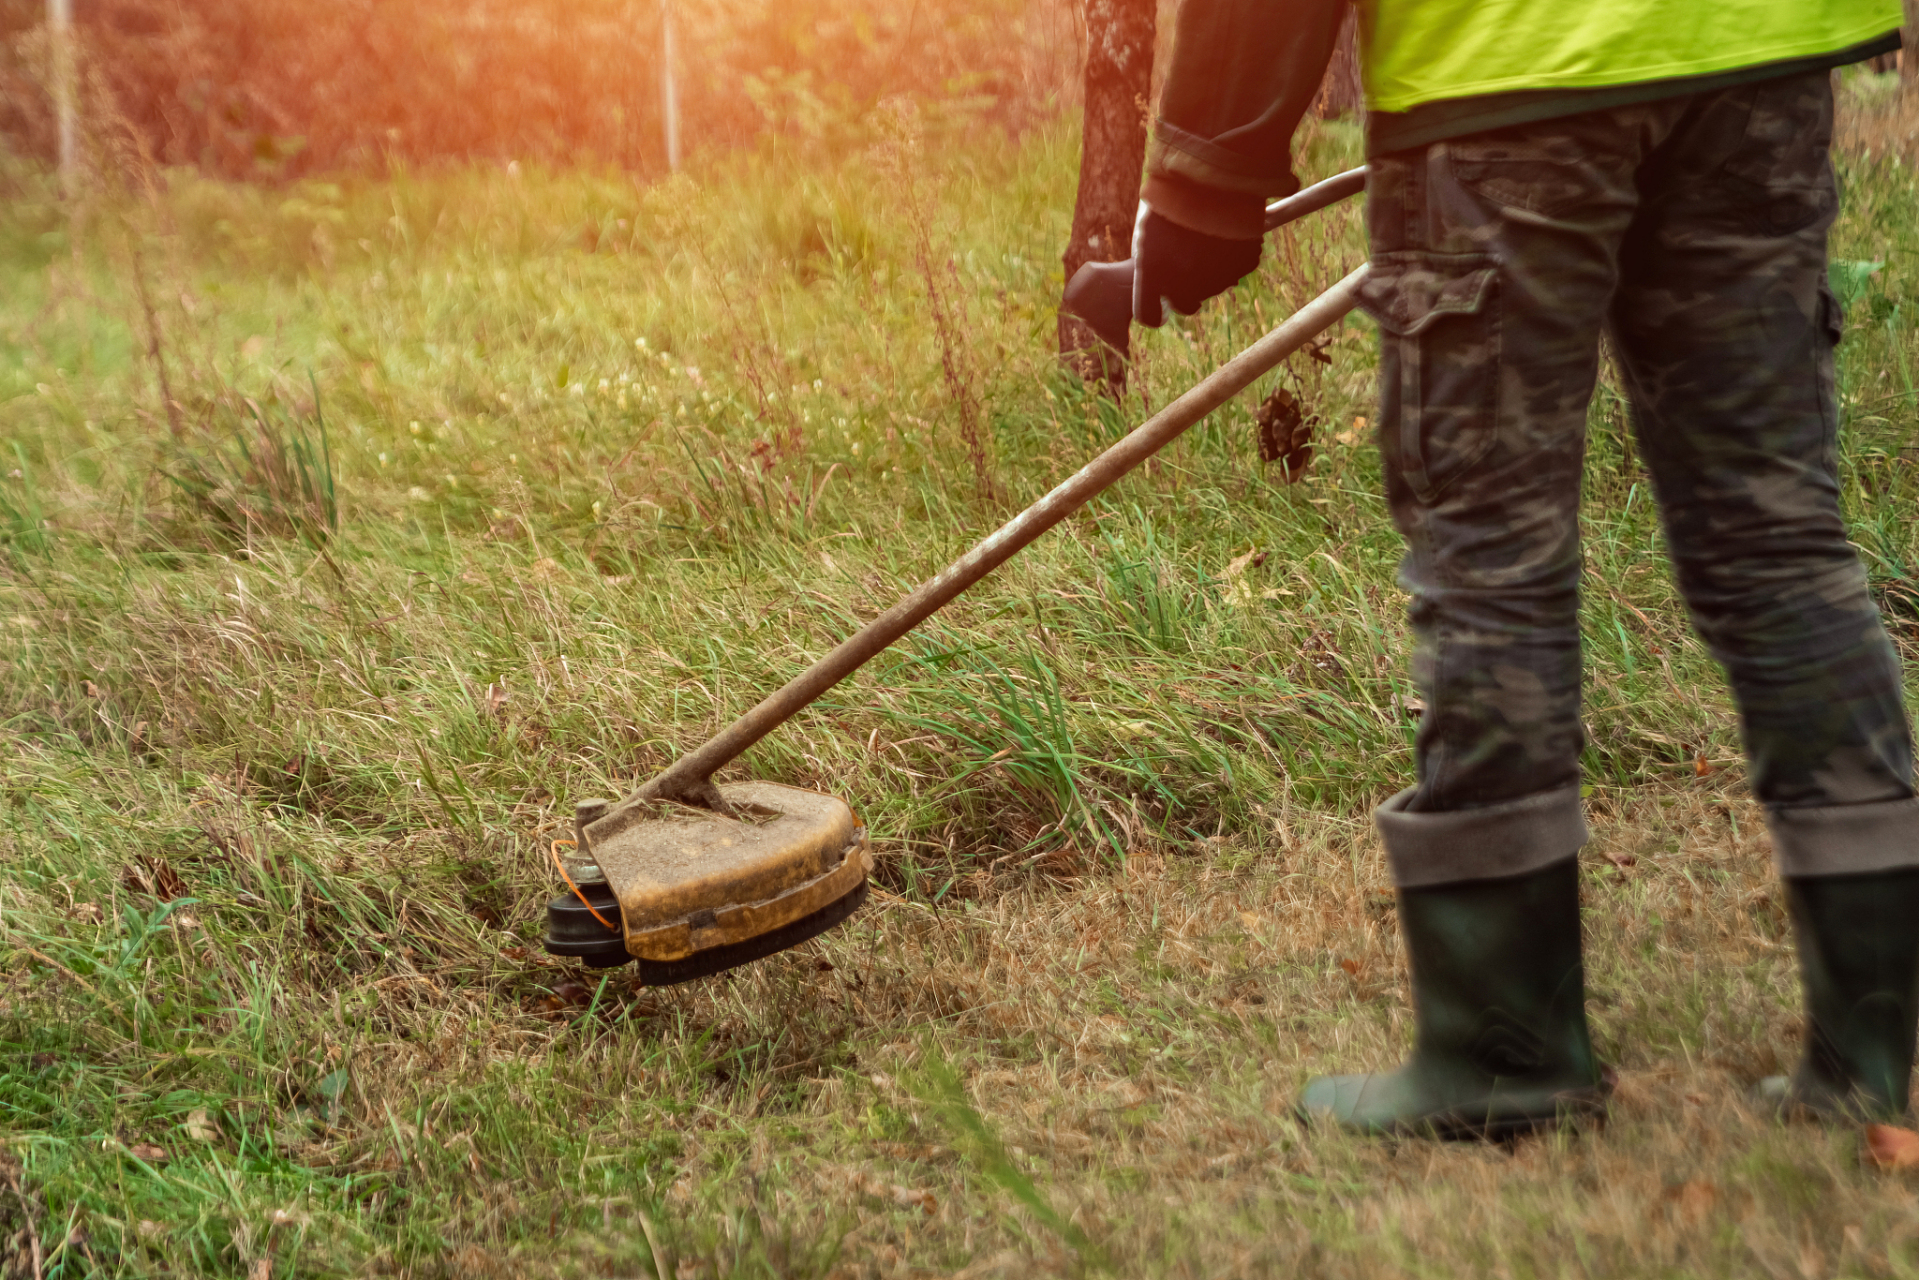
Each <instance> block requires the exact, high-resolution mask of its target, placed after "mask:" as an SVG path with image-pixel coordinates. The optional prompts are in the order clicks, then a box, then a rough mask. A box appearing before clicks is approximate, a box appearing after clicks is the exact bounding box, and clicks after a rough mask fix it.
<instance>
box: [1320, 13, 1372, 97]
mask: <svg viewBox="0 0 1919 1280" xmlns="http://www.w3.org/2000/svg"><path fill="white" fill-rule="evenodd" d="M1365 110H1366V93H1365V90H1364V89H1363V88H1362V87H1361V85H1360V80H1359V24H1358V23H1357V22H1355V21H1354V14H1353V9H1352V6H1350V5H1348V6H1347V8H1346V17H1345V20H1344V21H1342V22H1341V23H1340V24H1339V37H1338V39H1336V40H1335V41H1334V42H1333V59H1332V61H1331V62H1329V63H1327V64H1326V78H1325V80H1323V81H1321V82H1320V86H1319V102H1318V104H1317V111H1318V114H1319V117H1320V119H1322V120H1337V119H1338V118H1339V117H1341V116H1343V115H1345V114H1346V113H1347V112H1349V111H1357V112H1360V113H1361V118H1362V120H1363V119H1364V113H1365Z"/></svg>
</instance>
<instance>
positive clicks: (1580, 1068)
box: [1299, 858, 1609, 1139]
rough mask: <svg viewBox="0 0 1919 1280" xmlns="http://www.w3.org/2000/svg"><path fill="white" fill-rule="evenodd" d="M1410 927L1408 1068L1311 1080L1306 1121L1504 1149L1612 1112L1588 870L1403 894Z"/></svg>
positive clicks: (1567, 868) (1303, 1098)
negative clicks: (1599, 1050)
mask: <svg viewBox="0 0 1919 1280" xmlns="http://www.w3.org/2000/svg"><path fill="white" fill-rule="evenodd" d="M1399 927H1400V931H1401V932H1402V934H1403V935H1404V937H1405V939H1406V952H1407V955H1408V957H1409V958H1410V960H1411V962H1412V981H1413V1017H1414V1021H1415V1025H1416V1027H1417V1031H1416V1034H1415V1039H1414V1044H1413V1054H1412V1057H1411V1058H1410V1059H1409V1060H1408V1061H1407V1062H1406V1064H1405V1065H1404V1066H1402V1067H1400V1068H1399V1070H1397V1071H1392V1072H1386V1073H1380V1074H1370V1075H1356V1076H1322V1077H1320V1078H1319V1079H1317V1080H1314V1081H1312V1082H1311V1083H1310V1084H1308V1085H1307V1086H1306V1091H1305V1092H1304V1093H1303V1094H1301V1095H1300V1099H1299V1113H1300V1115H1301V1117H1302V1118H1304V1119H1306V1120H1308V1121H1314V1120H1327V1121H1331V1122H1333V1123H1336V1124H1338V1125H1340V1126H1341V1127H1342V1128H1345V1129H1349V1130H1352V1131H1354V1132H1357V1133H1362V1134H1367V1135H1370V1136H1375V1137H1386V1136H1395V1135H1408V1136H1411V1135H1421V1136H1433V1137H1440V1138H1491V1139H1499V1138H1507V1137H1512V1136H1516V1135H1518V1134H1521V1133H1525V1132H1528V1131H1531V1130H1533V1129H1536V1128H1539V1127H1541V1126H1545V1125H1552V1124H1556V1123H1558V1122H1559V1120H1560V1119H1561V1118H1562V1117H1564V1116H1569V1115H1577V1114H1582V1113H1585V1114H1591V1113H1599V1112H1603V1111H1604V1109H1605V1099H1606V1094H1607V1092H1608V1091H1609V1088H1608V1085H1607V1083H1606V1081H1605V1078H1604V1076H1603V1073H1602V1072H1601V1070H1600V1067H1599V1064H1598V1062H1597V1061H1595V1060H1594V1058H1593V1051H1592V1040H1591V1037H1590V1035H1589V1034H1588V1032H1587V1030H1586V1005H1585V972H1584V968H1583V966H1582V965H1581V963H1580V957H1579V863H1578V860H1577V859H1575V858H1568V859H1566V860H1565V861H1564V862H1556V863H1554V864H1552V865H1551V866H1548V867H1544V868H1542V869H1540V870H1538V871H1533V872H1528V873H1527V874H1525V875H1518V876H1512V877H1509V878H1504V879H1499V880H1473V881H1468V882H1465V883H1460V884H1444V885H1433V886H1427V887H1422V888H1415V889H1401V890H1400V891H1399Z"/></svg>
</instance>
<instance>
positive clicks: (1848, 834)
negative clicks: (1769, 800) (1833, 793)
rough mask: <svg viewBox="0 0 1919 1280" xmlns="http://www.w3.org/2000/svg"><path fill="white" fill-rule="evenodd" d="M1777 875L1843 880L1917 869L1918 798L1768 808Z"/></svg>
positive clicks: (1767, 819) (1918, 842) (1918, 843)
mask: <svg viewBox="0 0 1919 1280" xmlns="http://www.w3.org/2000/svg"><path fill="white" fill-rule="evenodd" d="M1766 825H1767V826H1768V827H1770V828H1771V829H1772V860H1773V865H1775V866H1776V867H1778V868H1779V874H1780V875H1782V876H1848V875H1860V874H1863V873H1865V872H1869V871H1894V870H1897V869H1899V868H1901V867H1919V796H1909V797H1907V798H1906V799H1903V800H1878V801H1874V802H1873V803H1871V804H1835V805H1822V806H1818V807H1813V808H1804V809H1769V810H1767V811H1766Z"/></svg>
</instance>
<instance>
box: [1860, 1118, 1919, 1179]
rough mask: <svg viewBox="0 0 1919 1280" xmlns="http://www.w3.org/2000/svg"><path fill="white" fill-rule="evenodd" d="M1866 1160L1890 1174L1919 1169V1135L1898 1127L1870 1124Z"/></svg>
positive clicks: (1867, 1133) (1867, 1134) (1867, 1130)
mask: <svg viewBox="0 0 1919 1280" xmlns="http://www.w3.org/2000/svg"><path fill="white" fill-rule="evenodd" d="M1866 1158H1867V1159H1869V1160H1871V1161H1872V1162H1873V1164H1875V1165H1877V1166H1878V1167H1879V1168H1881V1169H1885V1170H1887V1171H1888V1172H1897V1171H1899V1170H1902V1169H1919V1133H1914V1132H1913V1131H1912V1130H1910V1129H1901V1128H1900V1127H1898V1126H1897V1125H1891V1124H1869V1125H1867V1126H1866Z"/></svg>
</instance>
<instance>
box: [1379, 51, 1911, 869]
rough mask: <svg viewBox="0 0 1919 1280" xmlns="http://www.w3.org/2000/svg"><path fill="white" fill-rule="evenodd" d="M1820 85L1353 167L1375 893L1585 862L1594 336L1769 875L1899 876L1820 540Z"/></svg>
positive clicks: (1691, 102)
mask: <svg viewBox="0 0 1919 1280" xmlns="http://www.w3.org/2000/svg"><path fill="white" fill-rule="evenodd" d="M1831 131H1832V95H1831V90H1830V83H1829V80H1828V78H1827V76H1826V73H1824V72H1818V73H1815V74H1812V75H1804V76H1790V77H1783V78H1779V79H1773V80H1768V81H1764V82H1761V83H1757V84H1752V85H1746V86H1741V87H1737V88H1732V89H1726V90H1721V91H1717V92H1712V93H1705V94H1699V95H1694V96H1690V97H1680V98H1673V99H1668V100H1664V101H1659V102H1652V103H1646V104H1641V105H1636V106H1628V107H1620V108H1614V109H1608V110H1601V111H1595V112H1590V113H1587V114H1585V115H1580V116H1574V117H1568V118H1562V119H1556V120H1548V121H1542V122H1540V123H1537V124H1530V125H1519V126H1515V127H1510V128H1504V129H1500V130H1496V131H1491V132H1486V133H1480V134H1475V135H1471V136H1468V137H1464V138H1459V139H1454V140H1450V141H1444V142H1436V143H1433V144H1431V145H1429V146H1427V147H1424V148H1418V149H1414V150H1410V151H1403V152H1397V153H1393V154H1389V155H1384V156H1380V157H1378V158H1376V159H1375V160H1374V162H1373V169H1372V179H1371V185H1370V187H1369V191H1368V220H1369V224H1370V233H1371V240H1372V250H1373V258H1372V261H1373V274H1372V277H1371V279H1370V280H1369V282H1368V283H1367V285H1366V288H1365V301H1364V303H1363V304H1362V305H1363V306H1364V307H1365V309H1366V310H1367V311H1368V312H1369V313H1370V314H1371V315H1372V316H1373V318H1374V319H1375V320H1376V321H1377V322H1378V324H1379V327H1380V330H1381V341H1382V355H1381V361H1380V394H1381V404H1380V413H1379V444H1380V449H1381V451H1382V457H1383V461H1384V470H1385V474H1386V486H1387V495H1388V499H1389V502H1390V505H1391V507H1392V511H1393V516H1394V519H1395V521H1396V522H1397V524H1398V526H1399V529H1400V531H1401V532H1402V533H1403V534H1404V536H1405V539H1406V543H1407V553H1406V558H1405V562H1404V566H1403V568H1402V572H1401V579H1402V582H1403V584H1404V585H1405V586H1406V588H1407V589H1408V590H1409V591H1410V592H1411V594H1412V608H1411V621H1412V624H1413V628H1414V631H1415V634H1416V636H1417V640H1418V648H1417V653H1416V656H1415V659H1414V675H1415V680H1416V683H1417V684H1418V686H1419V689H1420V692H1421V695H1422V697H1423V698H1424V701H1425V703H1426V711H1425V714H1424V716H1423V718H1422V721H1421V724H1420V728H1419V733H1418V739H1417V759H1418V784H1417V785H1416V786H1415V787H1413V788H1411V789H1409V790H1408V791H1405V792H1402V793H1401V794H1400V795H1398V796H1395V797H1394V798H1393V799H1392V800H1391V801H1389V802H1388V803H1387V804H1386V805H1385V806H1384V807H1382V809H1381V810H1380V813H1379V821H1380V826H1381V830H1382V832H1383V834H1384V836H1385V840H1386V846H1387V854H1388V858H1389V861H1390V862H1391V864H1392V868H1393V871H1394V874H1395V877H1396V879H1397V880H1398V881H1399V883H1400V884H1401V885H1403V886H1416V885H1422V884H1435V883H1445V882H1449V881H1455V880H1464V879H1476V878H1482V877H1488V876H1499V875H1511V874H1519V873H1522V872H1526V871H1530V870H1534V869H1536V868H1539V867H1542V866H1545V865H1547V864H1549V863H1552V862H1556V861H1559V860H1560V859H1563V858H1565V857H1567V856H1569V855H1570V854H1572V853H1573V852H1574V851H1575V850H1576V849H1577V848H1578V847H1579V846H1580V845H1581V844H1582V843H1584V841H1585V836H1586V830H1585V824H1584V821H1583V819H1582V817H1581V807H1580V803H1579V756H1580V752H1581V750H1582V748H1583V745H1584V736H1583V732H1582V729H1581V726H1580V650H1579V625H1578V610H1579V591H1580V575H1581V565H1580V550H1579V522H1578V507H1579V492H1580V472H1581V466H1582V461H1583V453H1584V446H1585V425H1586V409H1587V402H1588V400H1589V399H1590V397H1591V395H1592V391H1593V386H1594V382H1595V380H1596V377H1597V373H1598V344H1599V337H1600V333H1601V331H1602V329H1603V330H1606V331H1608V332H1609V333H1610V335H1611V338H1612V345H1613V348H1614V350H1615V352H1616V354H1617V357H1618V360H1619V363H1620V366H1621V369H1622V371H1623V374H1624V380H1625V383H1626V386H1627V389H1628V393H1629V396H1630V399H1631V403H1632V410H1633V420H1634V430H1635V433H1636V435H1637V439H1638V445H1639V449H1640V453H1641V456H1642V457H1643V458H1644V460H1645V464H1646V466H1647V468H1648V470H1649V471H1650V472H1651V475H1652V481H1653V488H1654V491H1655V493H1656V495H1657V497H1658V500H1659V504H1660V508H1661V512H1662V516H1663V519H1664V522H1665V530H1666V536H1667V542H1668V545H1669V547H1670V550H1671V554H1672V559H1673V563H1674V566H1675V569H1676V572H1677V575H1678V580H1679V585H1680V587H1681V589H1682V591H1683V593H1684V595H1685V599H1686V603H1687V606H1688V607H1689V609H1690V610H1691V614H1692V619H1693V622H1694V625H1695V626H1696V627H1697V628H1698V630H1699V632H1700V634H1701V635H1702V636H1703V637H1704V638H1705V639H1706V641H1707V643H1708V644H1709V646H1710V647H1711V649H1712V652H1713V653H1714V655H1715V656H1716V657H1717V658H1718V659H1719V661H1720V662H1721V663H1722V664H1724V666H1725V668H1726V671H1727V672H1728V674H1729V676H1730V677H1731V681H1732V686H1733V690H1734V693H1735V696H1736V698H1737V700H1738V704H1739V709H1740V714H1741V718H1742V724H1743V729H1744V734H1745V742H1746V749H1747V752H1748V755H1749V758H1750V762H1751V783H1752V787H1753V790H1754V791H1755V792H1756V793H1757V795H1758V797H1759V798H1760V800H1761V801H1763V802H1764V803H1765V805H1766V806H1767V811H1768V814H1769V818H1770V821H1771V825H1772V829H1773V836H1774V847H1775V849H1776V851H1777V855H1778V861H1779V864H1780V867H1781V870H1782V871H1784V872H1785V873H1786V874H1792V875H1817V874H1844V873H1849V872H1865V871H1873V870H1880V869H1885V868H1889V867H1894V866H1908V865H1919V800H1915V799H1914V795H1913V789H1912V786H1911V770H1912V751H1911V744H1910V737H1909V734H1908V730H1907V723H1906V715H1905V709H1904V706H1903V705H1902V699H1901V687H1900V671H1899V664H1898V660H1897V657H1896V655H1895V652H1894V650H1893V648H1892V645H1891V643H1890V642H1889V640H1888V639H1887V636H1886V634H1885V631H1884V629H1883V627H1882V626H1881V624H1880V620H1879V616H1878V612H1877V610H1876V609H1875V607H1874V605H1873V602H1872V600H1871V598H1870V596H1869V595H1868V594H1867V590H1866V579H1865V574H1864V572H1863V570H1862V568H1861V566H1860V564H1859V561H1858V558H1857V556H1856V555H1855V554H1854V552H1853V550H1852V548H1851V547H1850V546H1849V545H1848V543H1847V540H1846V529H1845V525H1844V523H1843V521H1842V520H1841V518H1840V513H1839V492H1838V483H1837V479H1836V475H1835V458H1834V435H1835V430H1836V426H1837V410H1836V406H1835V394H1834V386H1833V357H1832V351H1833V346H1834V345H1835V344H1836V343H1837V341H1838V339H1839V332H1840V322H1841V316H1840V313H1839V309H1838V307H1837V305H1836V304H1835V302H1834V301H1833V298H1832V296H1831V294H1830V292H1829V291H1828V288H1827V285H1826V276H1825V269H1826V232H1827V228H1828V227H1829V226H1830V225H1831V222H1832V219H1833V216H1834V213H1835V210H1836V206H1837V196H1836V192H1835V186H1834V179H1833V173H1832V168H1831V164H1830V162H1829V159H1828V155H1827V149H1828V144H1829V141H1830V138H1831Z"/></svg>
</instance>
